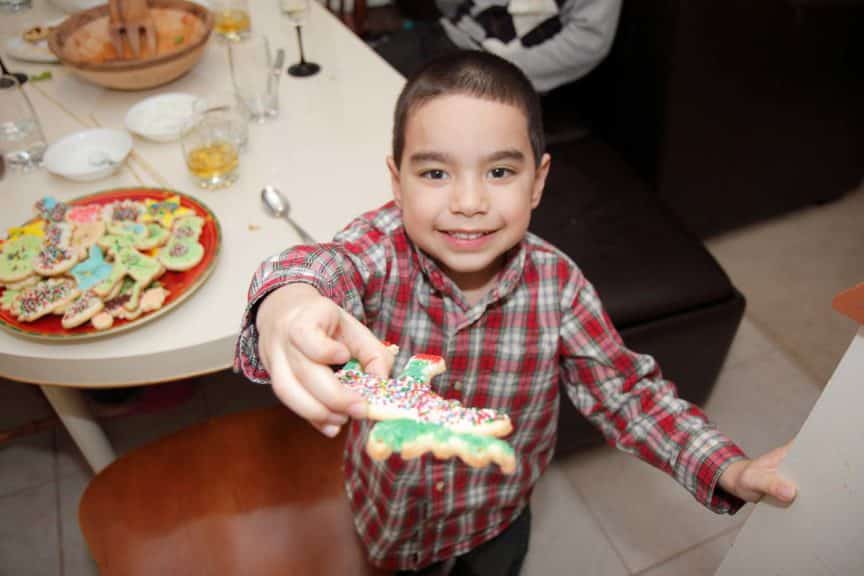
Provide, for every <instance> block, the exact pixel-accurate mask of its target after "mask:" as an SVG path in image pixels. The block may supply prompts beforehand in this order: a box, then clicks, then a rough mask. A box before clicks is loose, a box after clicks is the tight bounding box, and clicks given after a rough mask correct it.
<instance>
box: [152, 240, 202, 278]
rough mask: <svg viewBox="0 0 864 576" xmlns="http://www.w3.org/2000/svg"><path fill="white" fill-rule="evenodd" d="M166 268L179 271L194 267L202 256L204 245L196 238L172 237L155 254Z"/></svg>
mask: <svg viewBox="0 0 864 576" xmlns="http://www.w3.org/2000/svg"><path fill="white" fill-rule="evenodd" d="M156 257H157V258H158V259H159V262H161V263H162V265H163V266H165V268H167V269H168V270H173V271H176V272H181V271H184V270H189V269H191V268H194V267H195V266H197V265H198V263H199V262H201V259H202V258H204V247H203V246H202V245H201V244H200V243H199V242H198V241H197V240H184V239H180V238H172V239H171V240H169V241H168V243H167V244H165V246H163V247H162V248H161V249H160V250H159V253H158V254H157V255H156Z"/></svg>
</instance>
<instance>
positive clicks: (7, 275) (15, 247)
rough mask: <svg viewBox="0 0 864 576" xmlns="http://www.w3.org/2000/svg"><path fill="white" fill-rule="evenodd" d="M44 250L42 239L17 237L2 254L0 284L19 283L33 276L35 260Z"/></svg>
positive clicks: (4, 248) (27, 236)
mask: <svg viewBox="0 0 864 576" xmlns="http://www.w3.org/2000/svg"><path fill="white" fill-rule="evenodd" d="M41 250H42V239H41V238H39V237H37V236H32V235H30V234H24V235H22V236H16V237H15V238H12V239H11V240H8V241H7V242H5V243H4V244H3V247H2V252H0V282H4V283H6V284H8V283H11V282H17V281H19V280H23V279H24V278H27V277H28V276H30V275H31V274H33V260H34V259H35V258H36V256H37V255H38V254H39V252H40V251H41Z"/></svg>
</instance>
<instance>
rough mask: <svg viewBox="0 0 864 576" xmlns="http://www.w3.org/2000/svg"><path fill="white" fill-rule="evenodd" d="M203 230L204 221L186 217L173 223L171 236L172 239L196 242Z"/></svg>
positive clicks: (199, 218)
mask: <svg viewBox="0 0 864 576" xmlns="http://www.w3.org/2000/svg"><path fill="white" fill-rule="evenodd" d="M203 230H204V219H203V218H201V217H200V216H186V217H184V218H181V219H179V220H177V221H176V222H174V227H173V228H172V229H171V235H172V236H173V237H174V238H185V239H188V240H198V239H199V238H200V237H201V232H202V231H203Z"/></svg>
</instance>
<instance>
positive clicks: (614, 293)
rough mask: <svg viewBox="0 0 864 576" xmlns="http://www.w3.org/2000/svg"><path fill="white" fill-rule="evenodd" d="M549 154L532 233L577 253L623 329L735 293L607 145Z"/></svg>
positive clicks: (584, 144)
mask: <svg viewBox="0 0 864 576" xmlns="http://www.w3.org/2000/svg"><path fill="white" fill-rule="evenodd" d="M549 153H550V155H551V156H552V166H551V169H550V174H549V178H548V179H547V183H546V190H545V192H544V196H543V198H542V200H541V202H540V205H539V206H538V207H537V209H536V210H535V211H534V214H533V217H532V222H531V231H532V232H534V233H535V234H537V235H539V236H540V237H542V238H544V239H546V240H548V241H549V242H551V243H553V244H555V245H556V246H558V247H559V248H560V249H562V250H563V251H564V252H565V253H566V254H567V255H569V256H570V257H571V258H573V260H574V261H575V262H576V264H577V265H578V266H579V267H580V268H581V269H582V271H583V273H584V274H585V275H586V277H587V278H588V280H589V281H591V282H592V283H593V284H594V286H595V288H596V289H597V291H598V292H599V294H600V297H601V299H602V300H603V303H604V304H605V306H606V309H607V311H608V312H609V315H610V316H611V318H612V320H613V322H614V323H615V325H616V326H617V327H618V329H619V330H620V329H624V328H626V327H628V326H632V325H636V324H641V323H645V322H651V321H654V320H657V319H661V318H664V317H666V316H669V315H670V314H677V313H681V312H686V311H688V310H692V309H697V308H700V307H704V306H707V305H711V304H714V303H718V302H722V301H726V300H728V299H729V298H730V297H732V296H733V295H734V289H733V287H732V285H731V283H730V282H729V278H728V277H727V276H726V273H725V272H724V271H723V270H722V269H721V268H720V266H719V265H718V264H717V262H716V261H715V260H714V258H713V257H712V256H711V255H710V254H709V253H708V251H707V250H705V248H704V247H703V246H702V243H701V241H700V240H698V239H697V238H696V237H694V236H692V235H690V234H689V233H688V232H686V230H685V229H684V227H683V226H682V225H681V224H680V222H679V221H678V220H677V219H676V218H675V217H674V215H672V213H671V212H670V211H669V210H668V209H666V208H665V206H663V205H662V204H661V203H660V201H659V200H657V198H656V195H655V194H653V193H652V192H651V190H649V189H648V188H647V186H646V185H645V184H644V183H643V181H642V180H640V179H639V178H638V177H637V176H636V175H635V174H634V173H633V171H632V170H631V169H630V168H629V167H628V166H627V165H626V164H625V163H624V162H623V160H621V159H620V158H619V157H618V156H617V155H616V153H615V152H614V151H613V150H612V149H611V148H610V147H609V146H608V145H606V144H605V143H604V142H602V141H600V140H597V139H595V138H591V137H588V138H584V139H582V140H578V141H575V142H568V143H565V144H560V145H553V146H550V147H549ZM693 193H694V194H698V193H699V191H698V190H693Z"/></svg>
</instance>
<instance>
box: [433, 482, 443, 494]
mask: <svg viewBox="0 0 864 576" xmlns="http://www.w3.org/2000/svg"><path fill="white" fill-rule="evenodd" d="M435 490H437V491H438V492H443V491H444V482H443V481H442V480H439V481H438V482H436V483H435Z"/></svg>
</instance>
